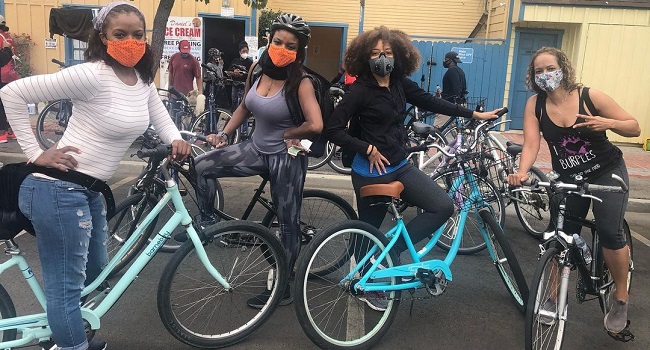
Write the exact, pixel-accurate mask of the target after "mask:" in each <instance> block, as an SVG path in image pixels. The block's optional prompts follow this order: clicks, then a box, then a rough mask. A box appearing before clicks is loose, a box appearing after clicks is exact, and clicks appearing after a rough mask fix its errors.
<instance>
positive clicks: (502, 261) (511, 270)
mask: <svg viewBox="0 0 650 350" xmlns="http://www.w3.org/2000/svg"><path fill="white" fill-rule="evenodd" d="M479 215H480V216H481V219H482V220H483V224H484V227H485V228H486V229H487V237H488V239H489V240H488V242H489V243H490V245H489V248H488V252H489V255H490V258H491V259H492V262H493V263H494V266H495V267H496V269H497V272H498V273H499V276H500V277H501V280H502V281H503V284H505V286H506V289H507V290H508V293H509V294H510V296H511V297H512V298H513V300H514V302H515V305H517V309H519V311H521V312H522V313H524V312H526V302H528V283H527V282H526V277H525V276H524V273H523V272H522V271H521V266H520V265H519V261H518V260H517V256H516V255H515V253H514V251H513V250H512V246H511V245H510V242H509V241H508V238H507V237H506V234H505V232H503V229H502V228H501V226H499V224H498V223H497V222H496V220H495V219H494V215H492V213H490V211H489V210H486V209H482V210H481V211H480V212H479Z"/></svg>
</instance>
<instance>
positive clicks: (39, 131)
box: [36, 100, 72, 149]
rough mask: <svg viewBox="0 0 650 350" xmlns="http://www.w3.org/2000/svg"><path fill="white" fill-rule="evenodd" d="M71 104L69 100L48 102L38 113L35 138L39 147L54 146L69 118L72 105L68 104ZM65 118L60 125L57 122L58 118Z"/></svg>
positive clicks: (47, 147)
mask: <svg viewBox="0 0 650 350" xmlns="http://www.w3.org/2000/svg"><path fill="white" fill-rule="evenodd" d="M68 104H72V102H70V101H69V100H56V101H53V102H50V103H49V104H48V105H47V106H45V108H43V110H42V111H41V113H39V114H38V119H37V120H36V139H37V140H38V143H39V144H40V145H41V147H43V148H45V149H49V148H50V147H52V146H54V144H55V143H57V142H59V140H60V139H61V136H63V132H64V131H65V129H66V127H67V123H68V121H69V120H70V115H68V114H69V113H71V111H72V107H70V106H68ZM60 117H64V118H66V120H67V121H66V122H65V123H64V124H63V125H62V124H60V123H59V118H60Z"/></svg>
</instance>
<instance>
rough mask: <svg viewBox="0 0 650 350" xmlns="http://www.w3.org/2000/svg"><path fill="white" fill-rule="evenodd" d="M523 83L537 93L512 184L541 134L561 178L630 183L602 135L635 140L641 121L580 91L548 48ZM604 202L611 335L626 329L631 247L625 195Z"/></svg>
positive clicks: (598, 208) (581, 210)
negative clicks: (610, 280)
mask: <svg viewBox="0 0 650 350" xmlns="http://www.w3.org/2000/svg"><path fill="white" fill-rule="evenodd" d="M526 85H527V86H528V88H529V89H530V90H532V91H534V92H536V93H537V95H534V96H532V97H530V98H529V99H528V101H527V102H526V108H525V111H524V148H523V151H522V154H521V160H520V164H519V170H518V172H517V173H516V174H512V175H509V176H508V182H510V184H511V185H515V186H521V182H522V181H525V180H526V179H527V178H528V175H527V173H528V171H529V169H530V167H531V166H532V165H533V163H535V159H536V157H537V154H538V151H539V145H540V140H541V138H540V131H541V132H542V133H543V136H544V139H545V140H546V141H547V143H548V146H549V151H550V153H551V160H552V165H553V170H554V171H555V172H557V173H558V174H560V180H562V181H565V182H574V178H575V177H576V176H578V175H580V176H582V177H583V178H586V179H588V181H589V183H598V184H603V185H615V183H612V181H613V180H612V179H611V174H617V175H619V176H621V177H622V178H623V179H624V180H625V182H626V183H628V184H629V181H628V177H627V169H626V168H625V162H624V161H623V157H622V153H621V151H620V150H619V149H618V147H616V146H614V145H613V144H612V143H611V142H609V140H608V139H607V135H606V131H607V130H611V131H613V132H615V133H617V134H619V135H621V136H626V137H636V136H639V134H640V133H641V129H640V128H639V123H638V122H637V121H636V119H634V117H633V116H632V115H630V114H629V113H627V112H626V111H625V110H623V108H621V107H620V106H619V105H618V104H617V103H616V102H615V101H614V100H613V99H612V98H611V97H609V96H607V95H606V94H604V93H603V92H601V91H598V90H595V89H591V90H590V89H589V88H587V87H582V86H581V84H577V83H576V82H575V71H574V69H573V67H572V65H571V62H570V61H569V59H568V58H567V56H566V55H565V54H564V53H563V52H561V51H560V50H558V49H556V48H552V47H543V48H541V49H539V50H538V51H537V52H536V53H535V54H534V55H533V58H532V60H531V63H530V65H529V66H528V71H527V74H526ZM598 196H599V197H600V198H601V199H603V202H602V203H600V202H598V201H594V203H593V214H594V219H595V220H596V229H597V232H598V236H599V238H600V240H601V243H602V246H603V255H604V257H605V262H606V263H607V266H609V267H610V271H611V272H612V275H613V277H614V283H615V284H616V287H617V288H616V295H615V296H616V299H617V300H616V302H615V303H613V305H612V308H611V310H610V312H609V313H608V314H607V315H605V320H604V323H605V328H606V329H607V330H608V331H610V332H612V333H619V332H621V331H622V330H624V329H625V326H626V323H627V302H628V298H629V297H628V293H627V283H626V282H627V273H628V257H629V248H628V246H627V244H626V242H625V236H624V234H623V231H622V223H623V216H624V214H625V208H626V206H627V194H603V195H601V194H599V195H598ZM590 204H591V203H590V200H589V199H584V198H580V197H570V198H569V199H567V210H568V211H569V212H571V214H572V215H576V216H579V217H585V216H586V215H587V212H588V211H589V205H590ZM579 230H580V227H579V226H575V225H570V224H568V223H566V224H565V232H566V233H569V234H573V233H578V232H579Z"/></svg>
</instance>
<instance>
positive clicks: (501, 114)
mask: <svg viewBox="0 0 650 350" xmlns="http://www.w3.org/2000/svg"><path fill="white" fill-rule="evenodd" d="M506 113H508V107H503V108H502V109H501V110H500V111H498V112H497V117H501V116H503V115H504V114H506Z"/></svg>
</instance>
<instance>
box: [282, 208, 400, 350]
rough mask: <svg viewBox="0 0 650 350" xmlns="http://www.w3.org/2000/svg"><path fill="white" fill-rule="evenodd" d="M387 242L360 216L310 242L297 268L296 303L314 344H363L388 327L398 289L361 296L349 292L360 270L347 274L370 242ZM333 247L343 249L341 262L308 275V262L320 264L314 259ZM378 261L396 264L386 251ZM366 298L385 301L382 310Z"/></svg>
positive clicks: (327, 346)
mask: <svg viewBox="0 0 650 350" xmlns="http://www.w3.org/2000/svg"><path fill="white" fill-rule="evenodd" d="M387 243H388V241H387V239H386V237H385V236H384V235H383V234H382V233H381V232H380V231H379V230H377V229H376V228H374V227H373V226H371V225H369V224H367V223H364V222H361V221H345V222H342V223H340V224H337V225H334V226H330V227H328V228H327V229H325V230H324V231H323V232H322V234H321V235H319V236H317V237H316V238H315V240H314V241H313V243H312V244H310V245H309V246H308V250H307V254H306V255H305V256H304V257H303V258H302V259H300V262H299V264H298V268H297V271H296V304H295V307H296V312H297V315H298V319H299V321H300V325H301V326H302V328H303V330H304V331H305V333H306V334H307V336H308V337H309V338H310V339H311V340H312V341H313V342H314V343H315V344H316V345H318V346H319V347H321V348H323V349H367V348H369V347H371V346H372V345H374V344H375V343H377V342H378V341H379V340H380V339H381V337H382V336H383V335H384V334H385V333H386V331H388V329H389V327H390V325H391V323H392V322H393V320H394V318H395V316H396V315H397V307H398V305H399V297H400V292H399V291H394V292H385V293H381V294H376V293H372V294H370V293H366V294H361V295H360V294H359V293H357V292H353V289H354V287H353V286H354V285H356V283H357V282H358V279H359V278H360V277H361V274H360V273H359V272H357V273H356V274H354V275H352V276H349V275H350V274H351V271H353V270H355V269H357V267H358V266H357V262H358V261H359V260H362V258H363V257H364V256H365V255H366V254H367V252H368V250H369V249H370V248H371V247H374V246H375V245H377V246H379V247H382V248H383V247H384V246H385V245H386V244H387ZM333 250H339V251H341V252H343V253H344V254H345V257H346V259H345V260H344V262H343V263H341V264H339V266H337V268H336V269H334V270H332V271H331V272H330V273H329V274H328V275H326V276H316V275H314V274H312V273H311V269H312V266H315V265H317V266H320V263H319V262H318V261H319V260H321V259H327V258H328V257H329V256H331V255H332V251H333ZM378 254H379V253H376V254H374V256H378ZM336 255H338V254H336ZM370 261H373V260H368V261H366V263H365V265H364V266H363V267H361V268H359V270H360V271H364V270H365V271H367V270H368V269H369V268H370V265H371V263H370ZM380 264H381V265H382V266H383V267H392V266H394V265H396V264H398V259H397V257H396V256H395V254H394V252H390V254H388V255H386V258H385V259H384V260H383V261H381V262H380ZM380 268H381V267H380ZM373 282H384V283H386V284H387V285H394V284H395V283H396V279H395V278H394V277H391V278H386V279H375V280H373ZM355 294H356V295H355ZM364 298H365V299H366V300H369V301H370V302H372V303H373V305H376V304H377V302H378V301H384V304H385V305H384V306H385V310H383V311H377V309H373V308H371V307H370V306H369V304H367V302H366V301H364V300H363V299H364Z"/></svg>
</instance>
